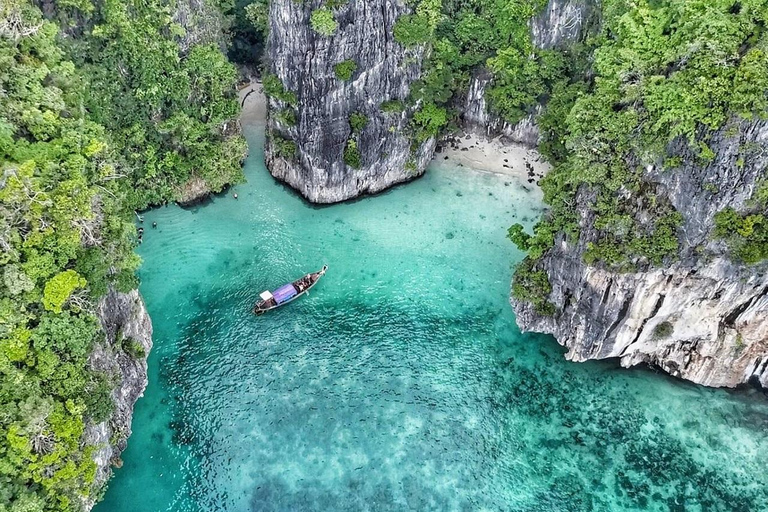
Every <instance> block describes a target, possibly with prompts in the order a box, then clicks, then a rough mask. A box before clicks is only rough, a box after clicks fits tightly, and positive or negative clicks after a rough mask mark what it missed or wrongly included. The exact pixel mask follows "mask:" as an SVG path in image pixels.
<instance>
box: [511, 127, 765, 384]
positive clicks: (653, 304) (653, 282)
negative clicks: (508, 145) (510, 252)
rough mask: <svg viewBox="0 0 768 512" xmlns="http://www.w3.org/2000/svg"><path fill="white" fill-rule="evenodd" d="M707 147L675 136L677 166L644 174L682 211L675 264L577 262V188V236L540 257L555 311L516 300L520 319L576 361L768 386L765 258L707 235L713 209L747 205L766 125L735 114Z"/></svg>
mask: <svg viewBox="0 0 768 512" xmlns="http://www.w3.org/2000/svg"><path fill="white" fill-rule="evenodd" d="M729 133H731V134H732V133H735V135H728V134H729ZM709 145H710V147H711V148H712V149H713V150H714V152H715V155H716V156H715V159H714V160H713V161H711V162H710V163H709V164H707V165H699V164H697V163H696V159H695V158H694V157H693V155H691V154H690V152H689V150H688V149H687V148H686V146H685V144H683V143H682V142H680V143H674V144H671V145H670V147H669V148H668V151H669V153H670V154H673V155H679V156H682V158H683V162H685V163H684V165H682V166H681V167H680V168H677V169H671V170H666V171H662V170H658V169H654V168H651V169H649V171H648V172H647V174H646V180H647V181H648V183H649V184H650V185H653V186H656V187H657V191H658V192H660V193H662V194H663V195H664V196H666V197H667V198H668V199H669V200H670V201H671V202H672V204H673V205H674V206H675V207H676V208H677V210H678V211H679V212H680V213H682V214H683V216H684V218H685V220H684V225H683V227H682V229H681V233H682V237H681V259H680V261H679V262H678V263H675V264H674V265H671V266H670V267H668V268H662V269H648V270H647V271H644V272H635V273H627V274H619V273H615V272H609V271H606V270H602V269H599V268H595V267H590V266H587V265H586V264H584V262H583V260H582V255H583V253H584V250H585V249H586V244H587V243H588V242H590V241H594V240H596V239H597V238H598V237H599V233H598V232H597V231H596V230H595V229H594V227H593V225H592V223H591V222H589V219H588V218H587V217H586V215H588V214H587V213H586V212H587V211H588V209H587V208H586V205H587V203H588V202H589V200H590V198H589V197H587V196H586V195H585V194H582V195H581V197H580V198H579V203H580V205H581V210H582V219H583V220H582V225H581V229H582V232H581V236H580V239H579V241H578V244H576V245H571V244H568V243H566V242H565V241H563V240H559V241H558V243H557V244H556V246H555V248H554V249H552V250H551V251H549V252H548V253H547V254H546V255H545V256H544V258H543V260H542V262H541V268H543V269H544V270H545V271H546V272H547V274H548V275H549V278H550V283H551V284H552V293H551V295H550V300H551V302H552V303H553V304H555V306H556V307H557V313H556V314H555V315H554V316H552V317H545V316H541V315H538V314H537V313H536V312H535V311H533V309H532V308H531V306H530V304H527V303H517V304H514V306H515V311H516V313H517V322H518V324H519V325H520V327H521V328H522V329H524V330H530V331H537V332H546V333H551V334H553V335H554V336H555V337H556V338H557V339H558V341H559V342H560V343H561V344H562V345H564V346H566V347H568V349H569V350H568V353H567V355H566V357H567V358H568V359H571V360H574V361H584V360H587V359H603V358H609V357H618V358H620V359H621V364H622V365H624V366H632V365H636V364H639V363H650V364H653V365H655V366H658V367H660V368H662V369H663V370H665V371H667V372H668V373H670V374H672V375H674V376H677V377H681V378H683V379H687V380H691V381H693V382H697V383H700V384H704V385H708V386H728V387H733V386H736V385H739V384H742V383H745V382H748V381H750V380H752V381H756V382H759V383H760V384H762V385H763V386H764V387H768V265H767V264H762V265H760V266H746V265H743V264H739V263H736V262H733V261H731V260H730V259H729V258H728V253H727V250H726V247H725V246H724V245H723V244H722V243H721V242H718V241H715V240H712V239H711V233H712V229H713V227H714V219H713V217H714V215H715V213H716V212H717V211H719V210H721V209H722V208H724V207H726V206H731V207H733V208H736V209H737V210H738V209H740V208H742V207H743V206H745V203H746V202H747V200H748V199H749V197H750V196H751V195H752V192H753V191H754V189H755V187H756V184H757V183H758V181H759V180H760V179H762V178H765V177H766V173H765V169H766V166H768V123H766V122H753V123H746V122H742V123H738V122H734V124H733V125H732V126H731V127H726V128H724V129H723V130H721V131H719V132H718V133H716V134H714V136H713V138H712V140H711V141H710V143H709ZM744 148H749V149H747V150H745V149H744ZM740 158H743V164H742V162H737V161H738V160H739V159H740ZM712 185H714V186H716V187H717V191H716V193H715V192H713V190H714V189H713V188H712Z"/></svg>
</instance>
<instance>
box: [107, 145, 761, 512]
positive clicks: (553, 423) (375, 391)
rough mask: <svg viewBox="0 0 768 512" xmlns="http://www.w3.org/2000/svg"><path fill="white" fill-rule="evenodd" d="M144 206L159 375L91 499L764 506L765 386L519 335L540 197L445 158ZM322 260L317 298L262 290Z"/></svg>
mask: <svg viewBox="0 0 768 512" xmlns="http://www.w3.org/2000/svg"><path fill="white" fill-rule="evenodd" d="M249 141H250V143H251V148H252V155H251V157H250V158H249V160H248V162H247V169H246V174H247V176H248V183H247V184H245V185H240V186H238V187H237V188H236V192H237V193H238V195H239V200H234V199H232V197H231V196H222V197H218V198H214V199H213V200H212V201H211V202H210V203H209V204H207V205H204V206H202V207H197V208H193V209H187V210H184V209H181V208H178V207H174V206H171V207H167V208H160V209H157V210H154V211H152V212H148V213H147V214H146V216H145V225H151V223H152V222H153V221H156V222H157V223H158V227H157V229H156V230H153V229H151V228H149V229H147V232H146V234H145V242H144V244H143V245H142V246H141V248H140V253H141V255H142V257H143V258H144V260H145V262H144V266H143V267H142V270H141V278H142V285H141V291H142V293H143V295H144V297H145V299H146V301H147V306H148V308H149V311H150V314H151V316H152V318H153V323H154V327H155V349H154V350H153V352H152V354H151V356H150V387H149V388H148V390H147V392H146V396H145V397H144V398H143V399H141V400H140V401H139V403H138V405H137V408H136V415H135V418H134V425H133V430H134V433H133V436H132V437H131V440H130V442H129V447H128V450H127V451H126V452H125V454H124V460H125V464H124V466H123V468H122V469H119V470H117V471H116V476H115V477H114V479H113V480H112V481H111V483H110V488H109V491H108V492H107V495H106V498H105V501H104V502H103V503H102V504H100V505H99V506H98V507H97V508H96V511H97V512H128V511H131V512H136V511H148V512H155V511H184V512H187V511H188V512H192V511H227V512H246V511H358V510H371V511H390V510H392V511H395V510H397V511H401V510H402V511H405V510H415V511H422V510H435V511H542V512H543V511H569V512H570V511H581V510H585V511H586V510H595V511H598V510H600V511H602V510H606V511H607V510H612V511H620V510H658V511H663V510H681V511H682V510H685V511H717V510H729V511H730V510H734V511H735V510H744V511H758V510H766V509H768V485H767V484H768V476H766V473H765V461H766V460H768V428H767V427H768V401H766V400H765V398H764V397H762V396H760V394H759V393H757V392H740V393H732V392H727V391H722V390H710V389H705V388H701V387H697V386H694V385H690V384H687V383H683V382H679V381H676V380H673V379H670V378H668V377H665V376H663V375H660V374H655V373H653V372H651V371H648V370H622V369H619V368H617V367H616V365H615V364H614V363H611V362H593V363H587V364H574V363H568V362H567V361H565V360H564V359H563V357H562V354H563V350H562V349H561V348H560V347H559V346H558V345H557V344H556V343H555V342H554V340H552V339H551V338H549V337H547V336H540V335H530V334H521V333H520V332H519V331H518V329H517V327H516V326H515V323H514V315H513V313H512V310H511V308H510V307H509V305H508V302H507V296H508V291H509V279H510V275H511V267H512V265H513V263H514V262H516V261H519V259H520V258H521V254H520V253H519V252H517V251H516V249H515V248H514V246H513V245H512V244H511V243H510V242H508V241H506V240H505V238H504V235H505V232H506V228H507V227H508V226H509V225H510V224H512V223H513V222H515V221H518V220H523V221H524V222H527V223H528V224H530V223H531V222H532V219H534V218H535V217H536V216H537V215H538V214H539V212H538V211H537V210H538V208H539V197H538V196H537V195H536V192H535V191H531V192H527V191H526V190H524V189H523V185H524V184H523V183H519V182H517V181H516V180H515V179H514V178H511V177H509V176H499V175H493V174H482V173H476V172H472V171H469V170H467V169H456V168H451V167H450V164H445V163H441V164H440V165H439V166H435V167H433V169H431V170H430V172H429V173H428V174H427V175H426V176H425V177H424V178H422V179H420V180H417V181H415V182H413V183H411V184H408V185H406V186H401V187H397V188H395V189H394V190H391V191H389V192H387V193H385V194H382V195H379V196H376V197H372V198H366V199H363V200H359V201H355V202H351V203H346V204H342V205H336V206H330V207H322V208H313V207H310V206H308V205H307V204H305V203H304V202H302V201H301V200H300V199H299V198H298V197H297V196H296V195H294V194H293V193H292V192H291V191H289V190H288V189H286V188H284V187H283V186H281V185H279V184H277V183H275V182H274V181H273V180H272V179H271V177H270V176H269V175H268V173H267V172H266V170H265V168H264V165H263V154H262V152H261V149H260V148H261V146H262V141H263V133H261V132H259V131H256V130H254V131H253V133H251V134H250V136H249ZM324 263H327V264H328V265H329V270H328V273H327V275H326V277H325V278H324V279H323V280H322V281H321V282H320V284H318V286H317V287H316V288H315V290H313V292H312V293H311V295H310V296H309V297H303V298H302V299H300V300H298V301H296V302H294V303H292V304H291V305H289V306H287V307H285V308H282V309H280V310H277V311H275V312H272V313H271V314H268V315H265V316H262V317H254V316H252V315H251V314H250V313H249V308H250V307H251V305H252V303H253V302H254V301H255V300H256V298H257V296H258V293H259V292H260V291H262V290H263V289H265V288H270V287H272V288H274V287H276V286H277V285H279V284H282V282H284V281H289V280H292V279H295V278H296V277H299V276H300V275H302V274H303V273H305V272H308V271H310V270H316V269H319V268H320V267H321V266H322V265H323V264H324Z"/></svg>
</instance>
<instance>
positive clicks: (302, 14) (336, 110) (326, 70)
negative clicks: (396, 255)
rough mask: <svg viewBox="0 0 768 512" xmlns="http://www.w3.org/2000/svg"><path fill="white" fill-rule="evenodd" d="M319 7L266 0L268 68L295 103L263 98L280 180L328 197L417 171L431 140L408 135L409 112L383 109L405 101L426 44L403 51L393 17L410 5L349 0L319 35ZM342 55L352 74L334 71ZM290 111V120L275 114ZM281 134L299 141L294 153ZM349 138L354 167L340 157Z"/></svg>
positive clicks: (272, 162)
mask: <svg viewBox="0 0 768 512" xmlns="http://www.w3.org/2000/svg"><path fill="white" fill-rule="evenodd" d="M321 5H322V2H320V1H318V0H314V1H311V2H296V1H294V0H274V1H272V2H271V3H270V28H269V42H268V56H269V70H270V71H271V73H273V74H274V75H276V76H277V78H278V79H279V80H280V82H281V83H282V85H283V87H284V88H285V90H286V91H289V92H291V93H293V94H295V95H296V97H297V100H298V101H297V102H296V105H291V104H290V103H289V102H286V101H283V100H281V99H278V98H276V97H274V96H273V97H271V98H270V99H269V121H268V138H267V144H266V149H265V156H266V162H267V166H268V168H269V170H270V172H271V173H272V175H273V176H275V177H276V178H277V179H279V180H281V181H284V182H286V183H287V184H289V185H290V186H292V187H293V188H295V189H296V190H298V191H299V192H300V193H301V194H302V195H303V196H304V197H305V198H306V199H308V200H309V201H312V202H316V203H333V202H337V201H343V200H345V199H350V198H353V197H356V196H359V195H361V194H366V193H375V192H379V191H381V190H384V189H385V188H387V187H390V186H392V185H394V184H396V183H400V182H403V181H407V180H410V179H413V178H415V177H417V176H420V175H421V174H422V173H423V172H424V169H425V168H426V166H427V164H428V163H429V161H430V160H431V158H432V153H433V151H434V147H435V141H434V139H429V140H426V141H424V142H422V143H418V142H416V141H414V140H412V138H411V137H409V134H408V130H407V128H408V124H409V122H410V116H411V113H412V112H411V111H409V110H408V109H405V110H403V111H397V109H390V111H389V112H384V111H382V103H384V102H387V101H391V100H403V99H404V98H406V96H407V95H408V91H409V87H410V85H411V84H412V83H413V82H414V81H416V80H417V79H418V78H419V76H420V73H421V60H422V58H423V56H424V55H423V53H424V50H423V48H421V47H416V48H412V49H406V48H404V47H403V46H401V45H400V44H399V43H397V42H396V41H395V40H394V37H393V26H394V24H395V21H396V20H397V18H398V17H400V16H401V15H403V14H406V13H408V12H409V11H410V7H408V6H407V5H405V4H404V3H400V2H377V3H374V4H372V3H371V2H368V1H366V0H350V1H349V2H348V3H346V4H344V5H342V6H340V7H338V8H336V9H334V13H335V19H336V21H337V22H338V28H337V29H336V31H335V33H334V34H333V35H332V36H324V35H321V34H319V33H317V32H315V31H314V30H313V29H312V28H311V27H310V16H311V13H312V12H313V11H314V10H316V9H318V8H320V7H321ZM345 61H354V63H355V67H356V68H355V71H354V72H353V73H352V75H351V77H350V78H349V80H345V79H342V78H339V77H337V75H336V70H335V66H336V65H337V64H339V63H342V62H345ZM294 109H295V110H294ZM290 110H294V111H295V113H296V116H295V123H292V124H291V123H286V122H285V121H284V118H283V119H282V120H281V119H278V113H281V112H283V113H284V112H286V111H290ZM354 113H357V114H362V115H363V116H365V118H366V119H367V122H366V123H365V125H364V126H363V127H362V128H361V129H359V131H358V133H354V132H353V130H352V127H351V125H350V116H351V115H352V114H354ZM278 141H290V142H289V144H290V143H293V144H295V152H294V154H292V155H291V154H288V155H286V154H285V152H281V151H280V148H279V147H278V146H279V144H278ZM350 141H354V144H355V146H356V148H357V151H359V164H356V163H354V162H353V165H349V162H350V161H351V160H352V159H350V158H347V162H345V156H344V153H345V148H347V147H348V145H349V144H350Z"/></svg>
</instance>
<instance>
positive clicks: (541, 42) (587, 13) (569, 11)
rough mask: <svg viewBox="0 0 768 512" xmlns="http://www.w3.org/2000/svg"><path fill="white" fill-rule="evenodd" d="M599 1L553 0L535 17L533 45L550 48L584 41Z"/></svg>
mask: <svg viewBox="0 0 768 512" xmlns="http://www.w3.org/2000/svg"><path fill="white" fill-rule="evenodd" d="M599 4H600V2H599V0H549V1H548V2H547V5H546V7H544V10H543V11H541V13H539V15H538V16H536V17H535V18H533V20H531V24H530V25H531V39H532V40H533V45H534V46H535V47H537V48H543V49H546V50H548V49H552V48H559V47H562V46H567V45H569V44H571V43H574V42H576V41H580V40H581V39H583V38H584V35H585V33H586V32H587V31H588V30H589V28H590V26H591V25H592V24H593V23H594V21H595V18H594V16H595V14H596V12H595V11H596V10H597V6H599Z"/></svg>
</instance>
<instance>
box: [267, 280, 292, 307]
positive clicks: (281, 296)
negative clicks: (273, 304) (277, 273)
mask: <svg viewBox="0 0 768 512" xmlns="http://www.w3.org/2000/svg"><path fill="white" fill-rule="evenodd" d="M297 293H298V292H297V291H296V288H294V286H293V284H291V283H288V284H284V285H283V286H281V287H280V288H278V289H277V290H275V291H274V292H272V295H274V297H275V301H277V303H278V304H282V303H283V302H285V301H287V300H288V299H291V298H292V297H294V296H295V295H296V294H297Z"/></svg>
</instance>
